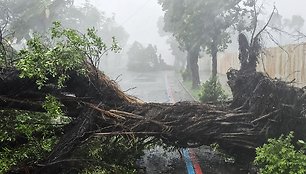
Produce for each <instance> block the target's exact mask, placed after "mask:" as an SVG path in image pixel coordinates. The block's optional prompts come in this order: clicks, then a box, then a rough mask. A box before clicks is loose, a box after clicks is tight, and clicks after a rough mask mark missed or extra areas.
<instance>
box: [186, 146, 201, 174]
mask: <svg viewBox="0 0 306 174" xmlns="http://www.w3.org/2000/svg"><path fill="white" fill-rule="evenodd" d="M189 154H190V158H191V161H192V164H193V168H194V171H195V173H196V174H203V172H202V169H201V166H200V164H199V162H198V159H197V156H196V154H195V152H194V150H193V149H189Z"/></svg>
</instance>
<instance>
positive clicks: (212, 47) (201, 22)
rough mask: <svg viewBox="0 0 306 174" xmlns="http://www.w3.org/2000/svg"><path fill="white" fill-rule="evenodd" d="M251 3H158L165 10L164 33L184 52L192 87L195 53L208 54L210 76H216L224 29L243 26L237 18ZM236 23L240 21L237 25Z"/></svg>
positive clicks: (232, 0)
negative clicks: (210, 68)
mask: <svg viewBox="0 0 306 174" xmlns="http://www.w3.org/2000/svg"><path fill="white" fill-rule="evenodd" d="M251 2H253V1H249V0H246V1H245V2H244V1H243V0H218V1H215V0H159V3H160V4H161V5H162V7H163V11H165V16H164V21H165V27H164V30H165V31H168V32H171V33H173V35H174V36H175V37H176V39H177V40H178V42H179V43H180V45H181V47H182V48H183V49H184V50H186V51H187V71H189V72H191V75H192V82H193V83H192V84H193V87H194V88H196V87H198V85H199V84H200V79H199V70H198V58H199V52H200V51H201V49H202V50H207V51H208V52H209V53H210V54H211V55H212V62H213V64H212V76H216V74H217V53H218V51H222V50H224V49H225V48H226V47H227V44H228V43H230V37H229V32H228V28H229V27H231V26H234V25H235V24H236V25H238V24H240V25H241V24H243V23H242V22H241V20H242V19H243V18H242V17H241V16H245V15H247V14H248V13H247V12H248V10H249V9H248V8H247V7H249V6H250V4H251ZM239 21H240V22H239Z"/></svg>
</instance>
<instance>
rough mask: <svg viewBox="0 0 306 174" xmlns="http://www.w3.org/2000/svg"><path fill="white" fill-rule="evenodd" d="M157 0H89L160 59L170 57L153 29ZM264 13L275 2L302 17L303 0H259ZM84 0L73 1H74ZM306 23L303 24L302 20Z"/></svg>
mask: <svg viewBox="0 0 306 174" xmlns="http://www.w3.org/2000/svg"><path fill="white" fill-rule="evenodd" d="M157 1H158V0H91V2H93V3H94V4H95V5H96V7H97V8H98V9H100V10H101V11H104V12H105V13H106V15H107V16H112V15H113V14H115V16H116V21H117V22H118V24H119V25H122V26H123V27H124V28H125V30H126V31H127V32H128V33H129V34H130V38H129V43H133V42H134V41H135V40H137V41H139V42H141V43H143V44H148V43H152V44H155V45H157V47H158V49H159V51H160V52H161V53H162V54H163V58H165V57H171V55H170V53H169V51H168V49H169V48H168V47H167V46H166V43H165V38H160V36H159V34H158V32H157V20H158V18H159V17H160V16H163V11H162V9H161V7H160V5H159V4H158V3H157ZM263 1H264V2H265V4H268V5H265V8H266V13H268V14H269V13H270V11H272V6H273V4H274V3H275V5H276V6H277V9H278V11H279V13H280V14H281V15H283V16H284V17H287V18H291V16H292V15H296V14H298V15H301V16H303V17H304V19H305V20H306V0H263ZM82 2H85V0H76V3H77V4H80V3H82ZM305 25H306V23H305Z"/></svg>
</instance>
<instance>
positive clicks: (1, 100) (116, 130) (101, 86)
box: [0, 61, 306, 173]
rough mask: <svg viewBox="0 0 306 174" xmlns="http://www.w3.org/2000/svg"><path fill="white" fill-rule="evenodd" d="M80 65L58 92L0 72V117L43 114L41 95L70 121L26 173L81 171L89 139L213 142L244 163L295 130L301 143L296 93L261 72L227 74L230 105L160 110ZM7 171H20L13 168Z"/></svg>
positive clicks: (301, 114)
mask: <svg viewBox="0 0 306 174" xmlns="http://www.w3.org/2000/svg"><path fill="white" fill-rule="evenodd" d="M82 65H83V68H85V69H86V71H85V72H86V73H79V72H78V71H77V70H73V69H70V70H69V71H67V74H68V76H69V78H68V79H67V80H66V81H65V82H64V85H63V86H64V87H61V88H58V87H57V86H56V85H55V84H57V82H56V79H55V78H54V77H53V76H49V77H48V81H46V84H44V85H43V86H41V85H40V84H37V79H35V78H28V77H23V78H21V77H20V75H21V71H20V70H18V69H16V67H5V68H2V69H1V71H0V108H1V110H6V111H7V110H22V111H30V112H46V108H44V105H43V103H44V101H45V99H46V96H48V95H52V96H54V97H56V99H57V100H59V101H60V103H61V104H62V106H61V109H62V110H63V112H64V113H65V115H66V116H67V117H69V118H71V120H72V121H71V122H69V123H67V124H65V125H64V126H63V129H62V130H60V131H59V133H58V134H57V136H58V137H60V139H59V141H58V142H57V143H56V145H55V146H54V147H52V150H51V152H50V154H48V156H46V157H45V158H44V159H42V160H41V162H40V163H38V164H32V167H31V170H30V171H31V172H35V173H62V172H63V171H65V169H67V167H68V166H69V168H71V167H75V166H80V165H81V164H82V163H83V162H84V160H80V159H78V160H77V159H74V155H75V154H76V153H78V149H79V148H80V147H81V146H83V145H85V144H86V143H88V142H90V141H91V139H93V138H94V137H112V136H117V135H126V136H130V137H139V138H141V141H140V144H149V143H154V142H157V141H159V140H162V141H163V143H165V144H167V145H169V146H175V147H199V146H201V145H210V144H211V143H218V144H219V145H220V147H221V148H222V149H224V150H225V151H226V152H228V153H230V154H234V155H236V156H237V157H238V158H242V159H246V158H247V159H249V160H250V159H252V158H253V157H254V155H255V154H254V152H255V148H256V147H258V146H260V145H262V144H263V143H265V142H266V141H267V139H268V138H271V137H277V136H279V135H281V134H287V133H288V132H290V131H294V132H295V136H296V138H299V139H304V140H305V139H306V135H305V134H304V133H305V132H306V126H305V125H306V117H305V104H306V101H305V95H304V91H303V89H300V88H296V87H293V86H292V85H290V84H287V83H285V82H282V81H279V80H277V79H270V78H269V77H267V76H265V75H264V74H263V73H259V72H255V71H245V70H244V69H242V70H239V71H238V70H230V71H229V72H228V74H227V75H228V80H229V81H228V83H229V85H230V87H231V90H232V93H233V97H234V98H233V101H232V102H231V103H230V104H229V105H228V106H224V105H218V104H215V105H212V104H200V103H190V102H179V103H176V104H162V103H145V102H142V101H140V100H139V99H136V98H134V97H132V96H128V95H126V94H124V92H122V91H121V90H120V89H119V87H118V86H117V84H116V83H115V82H114V81H112V80H110V79H109V78H108V77H107V76H106V75H105V74H103V73H102V72H100V71H99V70H98V69H97V68H96V67H95V66H94V64H93V63H92V62H91V61H85V63H84V64H82ZM10 121H12V120H10ZM24 141H26V140H23V141H20V140H16V142H15V143H14V144H15V146H18V145H22V144H23V143H24ZM104 143H108V142H107V141H105V142H104ZM0 146H1V147H3V146H4V145H3V143H2V144H0ZM87 162H91V161H87ZM27 171H28V170H27ZM13 172H15V173H22V172H24V170H23V168H17V169H14V170H13Z"/></svg>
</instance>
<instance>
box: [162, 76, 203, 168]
mask: <svg viewBox="0 0 306 174" xmlns="http://www.w3.org/2000/svg"><path fill="white" fill-rule="evenodd" d="M165 84H166V89H167V95H168V98H169V101H170V102H171V103H175V98H174V95H173V91H172V88H171V87H170V84H169V80H168V74H166V75H165ZM181 85H182V84H181ZM185 90H186V89H185ZM182 154H183V158H184V161H185V164H186V168H187V172H188V174H203V172H202V170H201V166H200V164H199V162H198V159H197V157H196V154H195V152H194V151H193V149H182ZM190 156H191V158H190Z"/></svg>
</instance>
